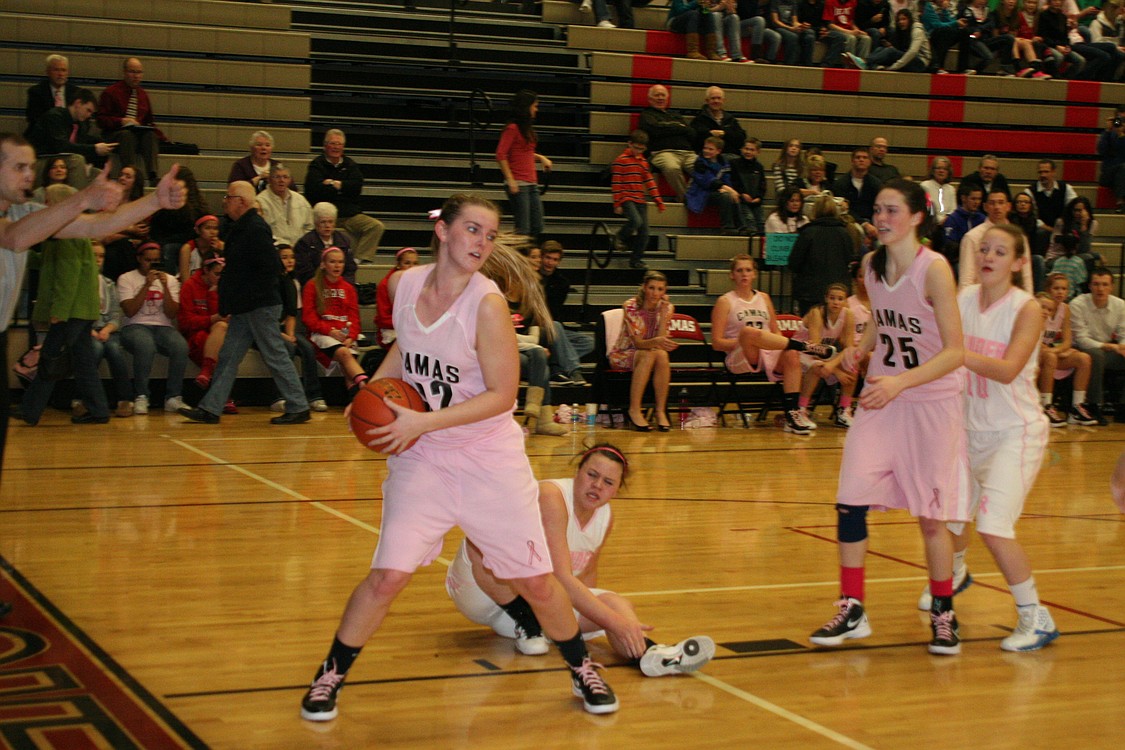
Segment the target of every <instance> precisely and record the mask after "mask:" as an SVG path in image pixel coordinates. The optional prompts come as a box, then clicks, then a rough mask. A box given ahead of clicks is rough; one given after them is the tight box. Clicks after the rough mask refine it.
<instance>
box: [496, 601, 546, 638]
mask: <svg viewBox="0 0 1125 750" xmlns="http://www.w3.org/2000/svg"><path fill="white" fill-rule="evenodd" d="M500 609H502V610H504V611H505V612H507V613H508V616H509V617H511V618H512V619H513V620H515V621H516V625H519V626H520V628H521V629H522V630H523V632H524V634H525V635H528V636H530V637H532V638H535V637H536V636H540V635H542V634H543V628H541V627H539V620H538V619H537V618H536V617H535V612H533V611H532V609H531V605H530V604H528V603H527V600H526V599H524V598H523V597H522V596H517V597H516V598H515V599H513V600H512V601H510V602H508V603H507V604H501V605H500Z"/></svg>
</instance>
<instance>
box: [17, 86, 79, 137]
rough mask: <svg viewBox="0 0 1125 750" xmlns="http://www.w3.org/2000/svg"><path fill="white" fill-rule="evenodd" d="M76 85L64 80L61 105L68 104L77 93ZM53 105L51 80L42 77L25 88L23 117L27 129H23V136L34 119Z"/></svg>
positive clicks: (29, 129) (28, 130)
mask: <svg viewBox="0 0 1125 750" xmlns="http://www.w3.org/2000/svg"><path fill="white" fill-rule="evenodd" d="M78 88H79V87H78V86H76V85H74V84H73V83H71V82H70V81H67V82H66V85H65V86H64V87H63V99H64V100H65V101H64V103H63V106H64V107H65V106H66V105H67V104H70V102H71V101H72V99H73V97H74V95H75V94H76V93H78ZM54 107H55V95H54V94H53V93H51V82H50V81H49V80H48V79H46V78H44V79H42V80H41V81H39V83H37V84H35V85H34V86H32V87H31V88H29V89H28V90H27V106H26V107H24V113H23V114H24V118H25V119H26V120H27V130H26V131H24V137H25V138H26V137H27V134H28V133H29V132H31V126H32V125H34V124H35V121H36V120H38V119H39V118H40V117H42V116H43V114H44V113H45V112H46V111H47V110H48V109H53V108H54Z"/></svg>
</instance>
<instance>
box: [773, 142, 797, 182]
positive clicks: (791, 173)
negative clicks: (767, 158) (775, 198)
mask: <svg viewBox="0 0 1125 750" xmlns="http://www.w3.org/2000/svg"><path fill="white" fill-rule="evenodd" d="M771 171H772V173H773V189H774V193H781V192H782V191H784V190H785V189H786V188H787V187H789V186H790V185H792V184H795V183H797V182H798V181H799V180H802V179H804V177H805V154H804V152H803V151H802V150H801V139H800V138H790V139H789V140H787V141H786V142H785V146H784V147H783V148H782V149H781V153H780V154H778V155H777V161H775V162H774V163H773V167H771Z"/></svg>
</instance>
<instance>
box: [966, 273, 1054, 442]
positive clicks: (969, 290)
mask: <svg viewBox="0 0 1125 750" xmlns="http://www.w3.org/2000/svg"><path fill="white" fill-rule="evenodd" d="M980 291H981V288H980V285H979V284H973V285H972V286H967V287H965V288H964V289H962V290H961V292H960V293H959V294H958V295H957V303H958V305H959V306H960V308H961V325H962V326H963V328H964V330H965V348H966V349H967V350H968V351H971V352H976V353H977V354H980V355H982V356H985V357H995V358H997V359H1000V358H1002V357H1003V356H1004V354H1005V352H1007V350H1008V344H1009V343H1011V340H1012V326H1013V324H1014V323H1015V321H1016V318H1017V317H1018V316H1019V312H1020V309H1021V308H1022V307H1023V306H1024V305H1025V304H1027V302H1028V300H1030V299H1031V295H1030V294H1028V293H1027V292H1025V291H1023V290H1022V289H1016V288H1015V287H1013V288H1012V289H1011V290H1010V291H1009V292H1008V293H1007V294H1005V295H1004V296H1003V297H1002V298H1001V299H999V300H998V301H997V302H995V303H993V304H992V305H991V306H990V307H989V308H988V309H987V310H981V309H980ZM963 372H964V373H965V427H966V429H968V430H969V431H970V432H990V431H994V430H1006V429H1011V428H1013V427H1023V426H1024V425H1028V424H1032V423H1035V422H1045V421H1046V419H1047V417H1046V416H1045V415H1044V414H1043V409H1042V407H1040V405H1039V387H1038V386H1037V385H1036V376H1037V375H1038V373H1039V353H1038V352H1037V351H1035V350H1032V352H1031V354H1030V355H1029V356H1028V358H1027V362H1025V363H1024V365H1023V369H1021V370H1020V372H1019V374H1018V375H1016V377H1015V379H1014V380H1012V382H1011V383H1008V384H1004V383H1000V382H999V381H996V380H989V379H988V378H985V377H984V376H982V375H977V374H976V373H974V372H970V371H969V370H968V369H964V370H963Z"/></svg>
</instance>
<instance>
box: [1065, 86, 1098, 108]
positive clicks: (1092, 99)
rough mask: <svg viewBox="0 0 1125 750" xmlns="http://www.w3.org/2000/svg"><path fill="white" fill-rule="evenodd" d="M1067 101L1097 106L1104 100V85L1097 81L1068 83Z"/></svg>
mask: <svg viewBox="0 0 1125 750" xmlns="http://www.w3.org/2000/svg"><path fill="white" fill-rule="evenodd" d="M1066 100H1067V101H1068V102H1089V103H1090V104H1097V103H1098V102H1100V101H1101V100H1102V85H1101V84H1100V83H1099V82H1097V81H1067V82H1066Z"/></svg>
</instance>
